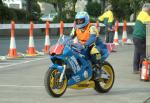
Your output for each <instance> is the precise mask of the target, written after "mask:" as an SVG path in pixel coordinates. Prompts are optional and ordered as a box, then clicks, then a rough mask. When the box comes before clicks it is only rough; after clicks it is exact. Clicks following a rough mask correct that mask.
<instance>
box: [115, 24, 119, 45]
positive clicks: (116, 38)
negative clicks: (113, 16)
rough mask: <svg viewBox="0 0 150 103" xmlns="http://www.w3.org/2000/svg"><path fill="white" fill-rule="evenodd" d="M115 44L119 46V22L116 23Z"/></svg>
mask: <svg viewBox="0 0 150 103" xmlns="http://www.w3.org/2000/svg"><path fill="white" fill-rule="evenodd" d="M114 44H115V45H119V40H118V21H116V23H115V35H114Z"/></svg>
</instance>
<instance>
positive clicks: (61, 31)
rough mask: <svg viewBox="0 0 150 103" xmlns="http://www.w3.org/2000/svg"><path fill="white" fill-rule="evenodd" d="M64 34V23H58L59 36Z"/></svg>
mask: <svg viewBox="0 0 150 103" xmlns="http://www.w3.org/2000/svg"><path fill="white" fill-rule="evenodd" d="M63 32H64V23H63V21H60V35H63Z"/></svg>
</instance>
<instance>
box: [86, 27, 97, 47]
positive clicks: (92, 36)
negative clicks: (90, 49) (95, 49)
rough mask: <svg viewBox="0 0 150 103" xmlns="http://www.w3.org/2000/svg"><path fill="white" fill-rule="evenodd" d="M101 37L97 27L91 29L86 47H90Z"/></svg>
mask: <svg viewBox="0 0 150 103" xmlns="http://www.w3.org/2000/svg"><path fill="white" fill-rule="evenodd" d="M98 36H99V33H98V30H97V28H96V27H95V26H91V27H90V37H89V39H88V40H87V42H86V43H85V46H90V45H92V44H93V43H95V42H96V39H97V37H98Z"/></svg>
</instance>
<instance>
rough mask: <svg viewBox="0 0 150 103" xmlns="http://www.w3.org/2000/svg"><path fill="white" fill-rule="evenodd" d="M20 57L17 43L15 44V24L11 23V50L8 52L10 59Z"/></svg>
mask: <svg viewBox="0 0 150 103" xmlns="http://www.w3.org/2000/svg"><path fill="white" fill-rule="evenodd" d="M16 57H20V56H19V54H18V53H17V49H16V42H15V22H14V21H12V22H11V38H10V49H9V52H8V58H16Z"/></svg>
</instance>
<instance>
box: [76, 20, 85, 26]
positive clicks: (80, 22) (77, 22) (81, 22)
mask: <svg viewBox="0 0 150 103" xmlns="http://www.w3.org/2000/svg"><path fill="white" fill-rule="evenodd" d="M84 22H85V18H82V19H76V24H77V25H78V24H83V23H84Z"/></svg>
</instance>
